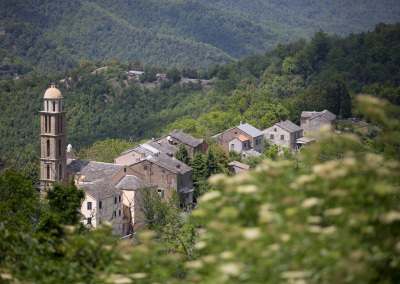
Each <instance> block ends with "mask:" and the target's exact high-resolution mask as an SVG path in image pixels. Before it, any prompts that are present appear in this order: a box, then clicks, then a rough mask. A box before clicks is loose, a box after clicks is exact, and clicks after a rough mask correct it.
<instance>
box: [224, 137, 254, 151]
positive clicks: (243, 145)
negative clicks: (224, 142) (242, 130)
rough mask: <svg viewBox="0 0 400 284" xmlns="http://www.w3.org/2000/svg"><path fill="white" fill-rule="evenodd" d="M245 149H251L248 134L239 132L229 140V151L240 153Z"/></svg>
mask: <svg viewBox="0 0 400 284" xmlns="http://www.w3.org/2000/svg"><path fill="white" fill-rule="evenodd" d="M245 150H250V139H249V138H247V137H246V136H244V135H242V134H239V135H238V136H236V137H235V138H233V139H232V140H231V141H229V151H236V152H238V153H240V152H242V151H245Z"/></svg>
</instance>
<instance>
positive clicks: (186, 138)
mask: <svg viewBox="0 0 400 284" xmlns="http://www.w3.org/2000/svg"><path fill="white" fill-rule="evenodd" d="M169 136H172V137H174V138H175V139H177V140H179V141H182V142H183V143H185V144H186V145H189V146H191V147H197V146H199V145H200V144H201V143H203V141H204V140H203V139H197V138H194V137H193V136H192V135H189V134H187V133H185V132H183V131H182V130H175V131H173V132H171V133H170V134H169Z"/></svg>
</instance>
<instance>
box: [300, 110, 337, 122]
mask: <svg viewBox="0 0 400 284" xmlns="http://www.w3.org/2000/svg"><path fill="white" fill-rule="evenodd" d="M319 116H323V117H325V118H326V119H328V120H330V121H332V120H335V119H336V115H335V114H333V113H331V112H330V111H329V110H323V111H303V112H302V113H301V117H302V118H306V119H310V120H311V119H314V118H316V117H319Z"/></svg>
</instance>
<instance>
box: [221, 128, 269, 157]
mask: <svg viewBox="0 0 400 284" xmlns="http://www.w3.org/2000/svg"><path fill="white" fill-rule="evenodd" d="M239 135H242V136H244V137H246V138H247V139H248V142H249V145H248V146H247V147H248V148H249V149H253V150H254V151H256V152H258V153H263V151H264V138H263V137H264V134H263V133H262V132H261V131H260V130H258V129H257V128H255V127H254V126H252V125H250V124H248V123H245V124H240V125H238V126H235V127H233V128H231V129H228V130H226V131H224V132H222V133H219V134H217V135H214V136H213V137H214V138H217V139H218V143H219V144H220V145H221V146H222V147H223V148H224V149H225V150H226V151H229V147H230V142H231V141H232V140H233V139H235V138H236V137H238V136H239Z"/></svg>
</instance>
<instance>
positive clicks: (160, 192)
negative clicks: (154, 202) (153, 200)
mask: <svg viewBox="0 0 400 284" xmlns="http://www.w3.org/2000/svg"><path fill="white" fill-rule="evenodd" d="M158 195H160V197H161V198H164V189H162V188H159V189H158Z"/></svg>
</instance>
